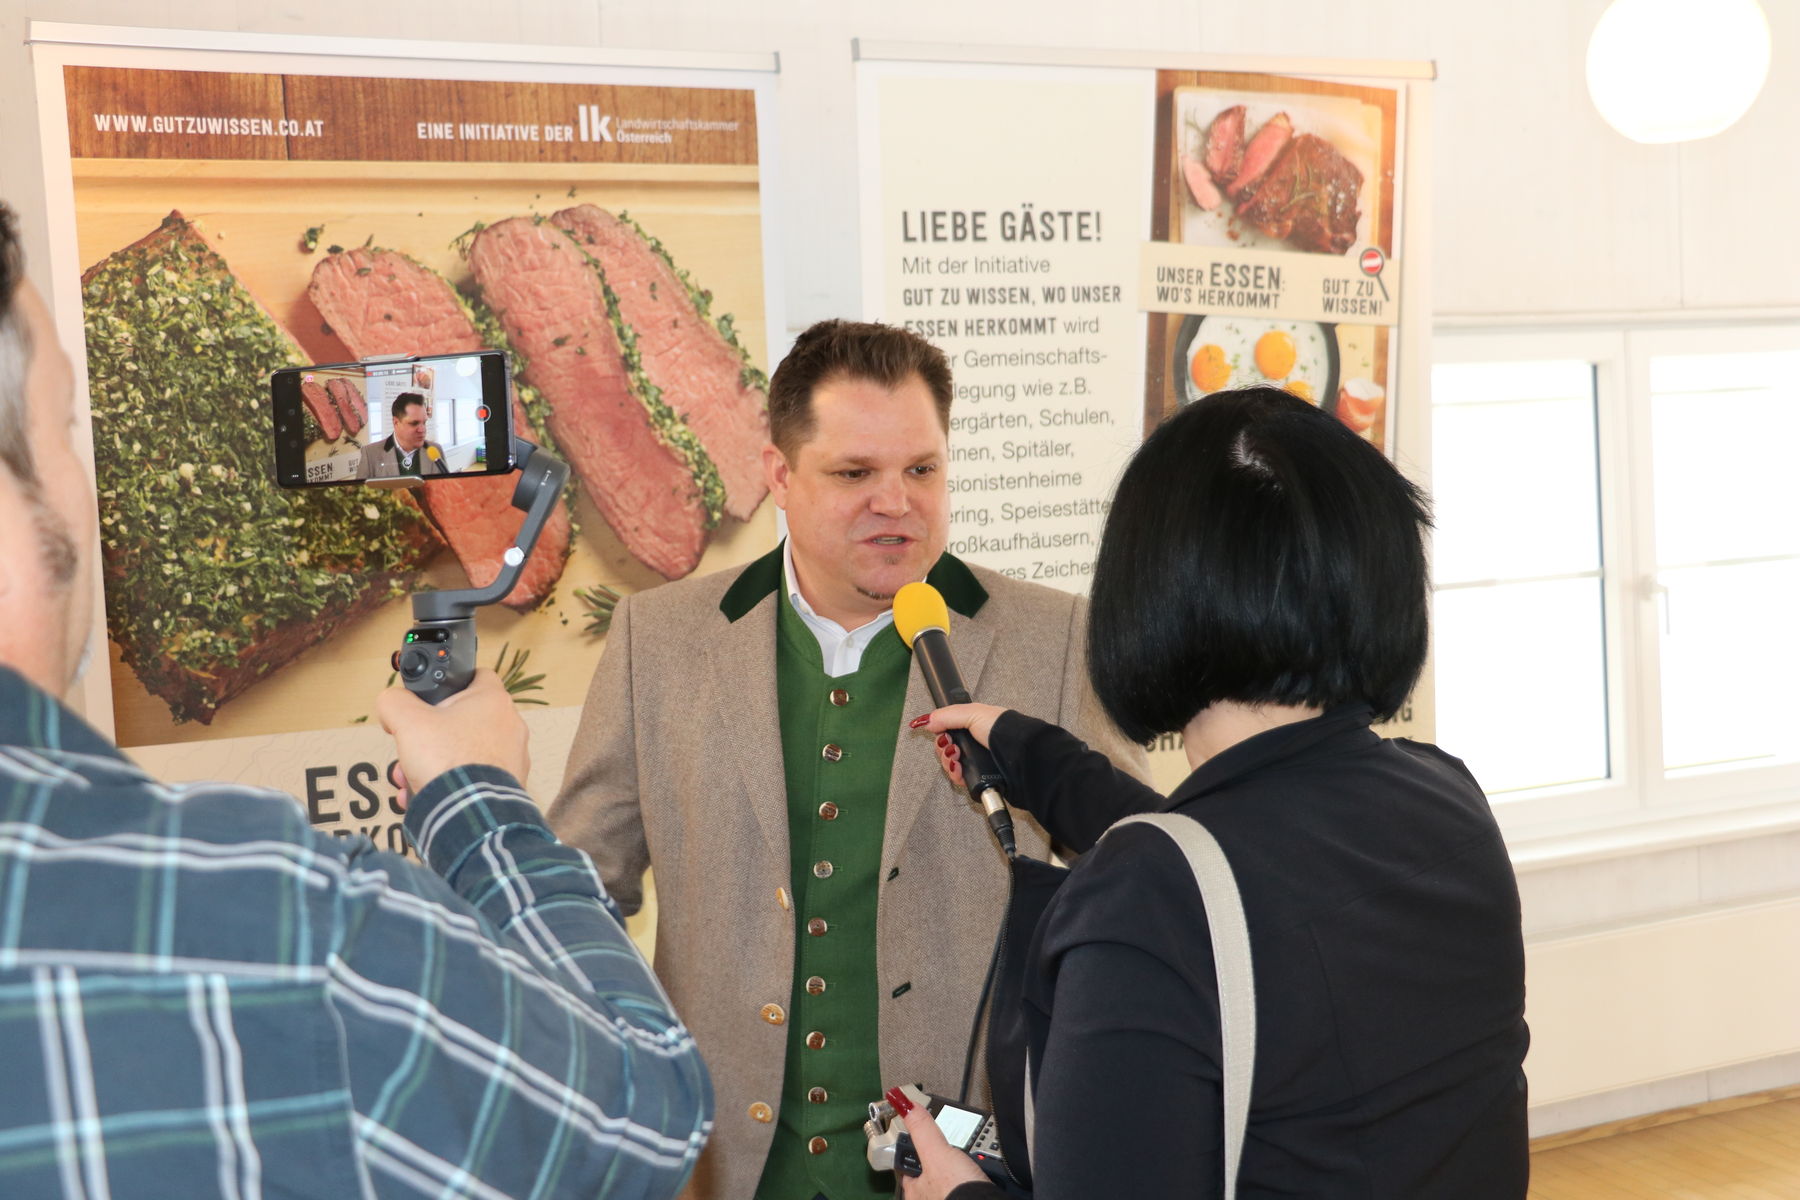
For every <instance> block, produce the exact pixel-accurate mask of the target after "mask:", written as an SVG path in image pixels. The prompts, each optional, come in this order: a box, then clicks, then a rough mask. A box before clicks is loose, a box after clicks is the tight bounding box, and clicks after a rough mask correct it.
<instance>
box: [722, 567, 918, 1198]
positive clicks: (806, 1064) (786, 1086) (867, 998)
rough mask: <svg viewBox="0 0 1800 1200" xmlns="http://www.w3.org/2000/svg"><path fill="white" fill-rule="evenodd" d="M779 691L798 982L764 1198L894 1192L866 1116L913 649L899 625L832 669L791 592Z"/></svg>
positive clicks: (782, 619) (876, 1074) (874, 1066)
mask: <svg viewBox="0 0 1800 1200" xmlns="http://www.w3.org/2000/svg"><path fill="white" fill-rule="evenodd" d="M777 608H778V610H779V616H778V617H777V634H776V651H775V665H776V687H777V693H778V695H779V697H780V702H781V756H782V764H783V768H784V773H785V775H786V783H787V798H788V846H789V848H790V854H791V859H792V861H791V868H790V873H789V877H790V878H791V879H792V880H793V885H792V889H791V890H792V892H793V902H794V927H795V929H794V985H793V992H792V996H791V999H790V1001H789V1003H788V1011H787V1022H788V1023H787V1032H788V1036H787V1062H786V1066H785V1070H784V1074H783V1079H782V1088H781V1119H780V1123H779V1124H778V1125H777V1126H776V1128H775V1139H774V1143H773V1144H772V1146H771V1147H770V1150H769V1158H768V1162H767V1163H766V1164H765V1166H764V1168H763V1176H762V1182H761V1183H760V1184H759V1185H758V1187H757V1190H756V1194H757V1196H758V1197H759V1200H812V1198H813V1196H815V1195H818V1194H823V1195H825V1196H827V1197H829V1198H830V1200H852V1198H854V1197H865V1196H885V1195H889V1194H891V1193H892V1192H893V1190H894V1182H893V1175H892V1174H891V1173H879V1174H878V1173H876V1172H874V1171H871V1170H870V1169H869V1165H868V1160H867V1159H866V1158H865V1157H864V1152H865V1149H866V1143H865V1141H864V1138H863V1132H862V1125H863V1122H864V1121H865V1120H867V1119H868V1115H869V1111H868V1109H869V1102H870V1101H871V1100H875V1099H878V1098H879V1097H880V1096H881V1092H882V1089H883V1087H884V1086H885V1084H884V1083H883V1082H882V1079H881V1065H880V1041H879V1036H878V1035H879V1028H878V1026H879V1018H878V998H877V996H876V991H877V989H878V982H877V979H878V975H877V971H876V961H875V915H876V905H877V899H878V896H879V892H880V888H881V861H882V855H881V847H882V832H883V828H884V826H885V824H886V819H887V791H888V779H889V775H890V774H891V772H892V768H893V763H894V746H895V743H896V741H897V740H898V737H899V731H900V721H901V718H902V713H901V709H902V708H903V707H904V705H905V702H906V685H907V681H908V676H909V673H910V671H911V670H912V654H911V652H910V651H908V650H907V648H906V645H905V643H903V642H902V641H901V640H900V635H899V634H897V633H895V632H894V630H893V629H892V628H891V627H890V628H888V629H885V630H883V631H882V632H881V633H880V634H878V635H877V636H876V637H875V639H874V640H873V641H872V642H870V643H869V646H868V648H867V649H865V650H864V651H863V656H862V664H861V665H860V666H859V667H858V669H857V670H856V671H854V672H853V673H851V674H849V675H840V676H838V677H837V678H835V679H833V678H828V677H827V676H826V675H825V669H824V659H823V657H822V655H821V654H820V651H819V643H818V639H817V638H815V637H814V636H813V633H812V631H811V630H810V629H808V628H807V627H806V625H805V623H804V622H803V621H802V620H801V619H800V615H799V614H798V613H796V612H795V611H794V608H793V605H792V603H791V602H790V601H789V600H788V598H787V596H786V595H785V593H784V594H783V595H782V597H781V599H780V603H779V604H778V605H777Z"/></svg>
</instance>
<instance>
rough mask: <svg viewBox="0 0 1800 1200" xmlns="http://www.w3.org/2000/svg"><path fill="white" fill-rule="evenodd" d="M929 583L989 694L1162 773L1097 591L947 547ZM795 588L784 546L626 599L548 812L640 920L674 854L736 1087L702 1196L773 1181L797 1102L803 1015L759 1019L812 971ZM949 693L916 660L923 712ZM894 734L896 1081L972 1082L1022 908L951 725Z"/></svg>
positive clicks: (1034, 846) (1031, 828)
mask: <svg viewBox="0 0 1800 1200" xmlns="http://www.w3.org/2000/svg"><path fill="white" fill-rule="evenodd" d="M940 577H941V578H942V579H943V582H940ZM932 581H933V582H934V583H937V584H938V586H939V590H940V591H942V592H944V594H945V598H946V600H947V601H948V602H949V604H950V607H951V618H950V624H951V629H950V639H951V644H952V646H953V647H954V648H955V651H956V656H957V660H958V663H959V664H960V666H961V669H962V672H963V676H964V678H965V680H966V681H968V683H969V686H970V690H971V691H972V692H973V693H974V695H975V696H976V697H977V698H979V699H981V700H982V701H984V702H987V703H992V704H1001V705H1006V706H1008V707H1012V708H1016V709H1019V710H1020V711H1022V712H1025V713H1028V714H1031V715H1034V716H1038V717H1042V718H1044V719H1045V720H1050V721H1054V722H1056V723H1058V724H1060V725H1063V726H1064V727H1065V728H1068V729H1070V730H1072V731H1073V732H1075V733H1076V734H1077V735H1078V736H1080V737H1082V738H1083V739H1084V740H1086V741H1087V742H1088V743H1089V744H1090V745H1092V746H1094V747H1095V748H1097V749H1100V750H1103V751H1105V752H1106V753H1107V754H1108V755H1110V756H1111V757H1112V758H1113V759H1114V760H1115V761H1117V762H1118V763H1120V764H1121V765H1122V766H1124V767H1125V768H1126V769H1127V770H1130V771H1132V772H1133V773H1134V774H1137V775H1139V776H1140V777H1147V775H1148V764H1147V760H1146V758H1145V755H1144V752H1143V750H1142V749H1141V748H1139V747H1137V746H1134V745H1132V744H1130V743H1128V742H1127V741H1126V740H1125V739H1124V737H1123V735H1122V734H1120V733H1119V732H1118V731H1117V729H1116V728H1115V727H1114V726H1113V725H1112V724H1111V722H1110V721H1108V720H1107V719H1106V718H1105V716H1104V714H1103V713H1102V712H1101V710H1100V707H1099V705H1098V703H1097V702H1096V701H1095V700H1094V698H1093V695H1092V693H1091V691H1090V690H1089V687H1088V684H1087V676H1086V668H1085V663H1084V658H1083V647H1084V644H1085V638H1086V626H1085V614H1086V606H1085V604H1084V603H1083V602H1082V601H1081V600H1079V599H1078V598H1076V597H1074V596H1071V595H1069V594H1067V593H1065V592H1060V591H1055V590H1052V589H1050V588H1046V587H1042V586H1040V585H1037V584H1031V583H1023V582H1020V581H1017V580H1013V579H1009V578H1006V577H1005V576H1002V575H1000V574H998V573H996V572H993V571H989V570H986V569H985V568H981V567H967V566H964V564H962V563H961V562H959V561H958V560H956V559H954V558H951V557H950V556H948V555H946V556H945V557H944V559H943V560H942V561H941V562H940V563H939V566H938V567H937V568H936V569H934V571H933V574H932ZM780 586H781V553H780V551H779V549H777V550H776V551H775V552H774V553H773V554H771V555H768V556H766V557H764V558H762V559H759V560H758V561H757V562H755V563H752V564H750V565H749V566H748V567H745V568H743V569H742V570H740V571H737V572H725V573H720V574H718V575H712V576H705V577H701V578H698V579H687V580H682V581H680V582H678V583H672V584H669V585H667V586H664V587H659V588H656V589H655V590H653V591H649V592H642V593H639V594H637V595H633V596H628V597H626V598H625V599H624V600H623V601H621V602H620V604H619V606H618V609H617V611H616V612H615V613H614V615H613V622H612V630H611V633H610V634H609V635H608V637H607V644H606V651H605V654H604V655H603V656H602V658H601V662H600V667H599V670H598V671H597V672H596V674H595V676H594V682H593V686H592V688H591V689H590V691H589V693H588V698H587V703H586V706H585V707H584V708H583V710H582V714H581V722H580V725H579V727H578V728H577V730H576V733H575V740H574V744H573V747H572V749H571V751H570V756H569V763H568V769H567V773H566V775H565V776H564V783H563V790H562V794H561V795H560V796H558V797H557V799H556V801H555V802H554V804H553V805H552V806H551V808H550V813H549V816H550V822H551V825H552V826H553V827H554V828H555V830H556V832H557V834H558V835H559V836H560V837H562V838H563V839H564V840H565V841H567V842H570V843H572V844H574V845H576V846H579V847H581V848H582V849H583V850H586V851H587V852H588V853H589V854H590V855H591V856H592V857H593V859H594V864H595V866H596V867H597V868H598V869H599V872H600V876H601V878H602V879H603V880H604V881H605V883H606V887H607V890H608V891H609V892H611V894H612V895H613V897H614V898H615V899H617V900H618V902H619V903H620V905H621V906H622V907H623V908H624V910H625V911H626V912H627V913H631V912H635V911H637V909H638V907H639V906H640V905H641V904H642V901H643V874H644V871H645V869H646V868H648V867H654V868H655V872H656V893H657V927H656V958H655V966H656V972H657V974H658V975H659V976H660V977H661V979H662V981H663V983H664V985H665V986H666V987H667V988H668V990H669V994H670V997H671V998H672V999H673V1001H674V1003H675V1007H676V1011H677V1012H678V1013H679V1014H680V1016H681V1018H682V1019H683V1020H684V1021H685V1022H686V1023H687V1025H688V1027H689V1028H690V1029H691V1030H692V1031H693V1033H694V1036H695V1038H696V1039H697V1040H698V1042H699V1045H700V1050H701V1053H702V1054H704V1055H705V1057H706V1062H707V1065H708V1066H709V1067H710V1068H711V1071H712V1079H713V1088H714V1094H715V1099H716V1102H717V1118H716V1125H715V1129H714V1132H713V1136H712V1141H711V1144H710V1145H709V1146H708V1148H707V1151H706V1153H705V1154H704V1155H703V1156H702V1157H701V1159H700V1165H699V1168H698V1170H697V1171H696V1173H695V1176H694V1179H693V1182H692V1183H691V1184H690V1185H689V1188H688V1191H687V1192H686V1193H685V1195H687V1196H688V1197H691V1198H693V1200H748V1197H750V1196H751V1195H753V1194H754V1192H755V1189H756V1183H757V1180H758V1179H759V1178H760V1177H761V1175H762V1168H763V1162H764V1159H765V1158H766V1157H767V1156H768V1152H769V1146H770V1142H771V1139H772V1136H773V1134H774V1130H775V1127H776V1126H775V1123H774V1121H773V1120H771V1118H770V1114H771V1113H772V1112H775V1111H776V1110H777V1108H778V1106H779V1104H780V1101H781V1083H782V1071H783V1064H784V1054H785V1052H786V1046H787V1030H786V1029H785V1028H784V1027H782V1026H778V1025H773V1024H770V1023H769V1022H768V1021H767V1020H765V1019H764V1017H763V1015H762V1009H763V1006H764V1005H767V1004H778V1005H782V1006H785V1005H786V1004H787V1003H788V1000H789V992H790V990H791V988H792V985H793V978H792V976H793V967H794V914H793V912H792V902H791V900H790V898H789V892H788V887H789V885H790V881H789V878H788V875H789V854H788V819H787V796H786V784H785V777H784V774H783V771H782V759H781V734H780V729H779V725H778V720H779V717H778V701H777V698H776V684H775V627H776V608H775V606H776V604H777V603H778V596H779V593H780ZM971 613H972V614H973V615H970V614H971ZM931 707H932V705H931V700H930V698H929V695H928V694H927V692H926V690H925V686H924V683H923V682H922V681H921V680H920V678H919V677H918V675H917V673H915V674H914V675H913V678H912V682H911V685H910V687H909V689H908V693H907V699H906V707H905V709H904V712H905V714H906V715H907V716H908V717H910V716H914V715H917V714H919V713H922V712H926V711H928V710H929V709H930V708H931ZM895 732H896V736H897V737H898V739H899V742H898V745H897V747H896V749H895V754H894V766H893V775H892V781H891V783H890V785H889V791H888V807H887V820H886V826H885V833H884V843H883V849H882V868H883V870H882V877H883V879H884V880H885V882H884V883H883V884H882V891H881V897H880V900H879V906H878V915H877V934H876V936H877V938H878V941H879V945H880V951H879V963H880V966H879V972H880V979H879V981H878V984H879V989H880V990H879V993H878V994H879V996H880V1009H879V1021H880V1035H879V1036H880V1047H879V1052H880V1057H881V1075H882V1078H883V1079H884V1080H885V1081H887V1082H888V1083H890V1084H891V1083H896V1082H917V1083H922V1084H924V1085H925V1087H926V1089H927V1090H929V1091H934V1092H938V1093H941V1094H951V1095H954V1094H955V1089H956V1087H957V1086H958V1084H959V1082H960V1080H961V1075H962V1067H963V1054H964V1051H965V1048H966V1045H967V1040H968V1035H969V1028H970V1025H971V1023H972V1021H973V1019H974V1015H975V1006H976V1002H977V999H978V996H979V993H980V990H981V982H982V979H983V977H984V976H985V974H986V971H987V964H988V956H989V953H990V951H991V950H992V948H993V944H994V935H995V932H996V931H997V929H998V927H999V922H1000V917H1001V913H1002V911H1003V909H1004V907H1005V905H1006V895H1007V872H1006V865H1005V860H1004V858H1003V857H1002V855H1001V853H1000V851H999V848H998V847H997V846H996V844H995V842H994V838H993V836H992V834H991V833H990V832H989V831H988V828H987V825H986V823H985V821H984V820H983V817H982V814H981V810H980V808H979V807H978V806H976V805H974V804H973V803H971V801H970V800H969V799H968V797H967V796H965V795H964V794H963V793H961V792H960V791H957V790H955V789H953V788H952V787H951V785H950V782H949V780H947V779H946V778H945V777H944V775H943V774H942V772H940V771H939V770H938V766H937V759H936V755H935V753H934V750H933V745H932V742H933V739H932V735H930V734H927V733H923V732H913V731H911V730H907V729H899V730H896V731H895ZM1015 820H1016V822H1017V833H1018V840H1019V852H1020V853H1021V854H1029V855H1032V856H1033V857H1037V858H1046V857H1048V855H1049V845H1048V841H1047V838H1046V837H1045V834H1044V832H1043V830H1042V829H1040V828H1039V827H1038V826H1037V825H1036V824H1035V823H1034V822H1033V821H1032V819H1031V818H1030V817H1028V816H1026V815H1025V814H1024V813H1022V812H1015ZM982 1091H983V1092H985V1081H983V1082H982ZM869 1099H871V1100H873V1099H876V1097H873V1096H871V1097H869Z"/></svg>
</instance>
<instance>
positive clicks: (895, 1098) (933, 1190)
mask: <svg viewBox="0 0 1800 1200" xmlns="http://www.w3.org/2000/svg"><path fill="white" fill-rule="evenodd" d="M958 707H961V708H979V707H986V706H985V705H974V704H968V705H959V706H958ZM996 711H998V710H996ZM959 728H960V727H959ZM887 1099H888V1103H889V1104H892V1105H893V1106H894V1111H895V1112H896V1113H899V1114H900V1120H901V1122H902V1123H903V1124H905V1126H906V1132H907V1135H908V1136H909V1137H911V1138H912V1144H913V1150H914V1151H915V1152H916V1153H917V1154H918V1156H919V1166H920V1167H921V1168H923V1169H922V1170H921V1171H920V1172H919V1176H918V1178H917V1179H911V1178H908V1177H907V1176H906V1175H905V1174H903V1173H902V1172H899V1171H896V1172H894V1180H895V1182H896V1183H897V1184H898V1185H899V1195H900V1196H901V1197H902V1198H903V1200H944V1197H945V1196H948V1195H949V1194H950V1193H951V1192H952V1191H954V1190H956V1189H957V1188H958V1187H960V1186H962V1185H963V1184H965V1183H982V1182H985V1181H986V1179H987V1176H986V1175H983V1174H982V1173H981V1168H980V1167H978V1166H976V1165H975V1160H974V1159H972V1158H970V1157H969V1156H968V1155H966V1154H964V1153H963V1152H962V1151H961V1150H958V1149H957V1148H956V1147H954V1146H952V1145H951V1144H950V1143H949V1142H948V1141H946V1140H945V1139H944V1131H943V1130H941V1129H939V1128H938V1124H937V1122H936V1121H934V1120H932V1118H931V1114H930V1113H928V1112H922V1111H920V1110H919V1108H918V1106H917V1105H915V1104H914V1103H913V1102H912V1101H911V1100H909V1099H907V1097H906V1093H905V1092H902V1091H901V1090H900V1089H899V1088H889V1089H888V1093H887Z"/></svg>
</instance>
